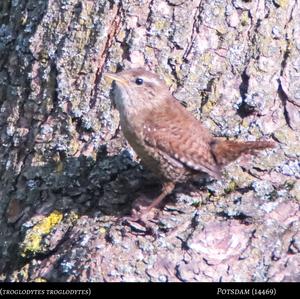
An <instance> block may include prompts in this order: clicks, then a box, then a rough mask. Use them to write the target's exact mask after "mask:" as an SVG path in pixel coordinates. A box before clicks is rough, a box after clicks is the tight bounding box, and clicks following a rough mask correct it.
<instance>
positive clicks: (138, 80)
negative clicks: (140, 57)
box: [135, 78, 144, 85]
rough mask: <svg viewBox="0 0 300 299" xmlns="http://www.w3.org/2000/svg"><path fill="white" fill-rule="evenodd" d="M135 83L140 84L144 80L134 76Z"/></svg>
mask: <svg viewBox="0 0 300 299" xmlns="http://www.w3.org/2000/svg"><path fill="white" fill-rule="evenodd" d="M135 83H136V84H137V85H142V84H143V83H144V80H143V79H142V78H136V79H135Z"/></svg>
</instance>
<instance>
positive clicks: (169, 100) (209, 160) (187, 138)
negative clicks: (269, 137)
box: [106, 68, 274, 210]
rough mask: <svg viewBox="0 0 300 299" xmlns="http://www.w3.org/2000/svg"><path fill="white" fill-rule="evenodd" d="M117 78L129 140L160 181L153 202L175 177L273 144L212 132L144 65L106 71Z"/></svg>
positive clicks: (211, 171)
mask: <svg viewBox="0 0 300 299" xmlns="http://www.w3.org/2000/svg"><path fill="white" fill-rule="evenodd" d="M106 76H107V77H109V78H111V79H113V80H115V83H116V84H115V89H114V101H115V104H116V107H117V109H118V110H119V113H120V123H121V128H122V130H123V133H124V135H125V137H126V139H127V140H128V142H129V144H130V145H131V146H132V148H133V149H134V150H135V152H136V153H137V154H138V156H139V157H140V158H141V161H142V163H143V164H144V165H145V166H146V167H147V168H149V169H150V170H152V171H153V173H154V174H156V175H157V176H158V177H160V179H161V180H162V182H163V193H162V194H161V195H160V196H159V197H158V198H157V199H156V200H155V201H154V202H153V203H152V204H151V205H150V207H149V208H148V210H149V209H150V208H152V207H153V206H155V205H157V204H158V203H159V202H160V201H161V200H162V199H163V198H164V197H165V196H166V195H167V194H168V193H170V192H172V191H173V189H174V186H175V184H176V183H177V182H186V181H188V180H189V179H191V178H193V177H195V176H199V174H201V175H203V174H207V175H209V176H212V177H215V178H220V177H221V169H222V167H224V166H225V165H227V164H228V163H230V162H232V161H234V160H236V159H237V158H238V157H239V156H240V155H242V154H243V153H250V154H254V153H255V151H256V150H262V149H265V148H271V147H274V144H273V142H271V141H247V142H242V141H229V140H223V139H220V138H214V137H213V136H212V135H211V134H210V133H209V131H208V129H207V128H205V127H203V126H202V125H201V123H200V122H199V121H198V120H196V119H195V118H194V116H193V115H192V114H191V113H190V112H188V111H187V110H186V109H185V108H184V107H183V106H182V105H181V104H180V103H179V102H178V101H177V100H176V99H175V98H174V97H173V96H172V95H171V94H170V92H169V89H168V87H167V86H166V84H165V83H164V82H163V81H162V80H160V79H159V77H158V76H157V75H155V74H153V73H151V72H149V71H146V70H144V69H142V68H138V69H131V70H127V71H122V72H120V73H118V74H107V75H106Z"/></svg>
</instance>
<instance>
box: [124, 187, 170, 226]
mask: <svg viewBox="0 0 300 299" xmlns="http://www.w3.org/2000/svg"><path fill="white" fill-rule="evenodd" d="M174 188H175V184H174V183H171V182H168V183H164V184H163V188H162V193H161V194H160V195H159V196H158V197H157V198H155V199H154V201H153V202H152V203H151V204H150V205H148V206H146V207H144V208H142V207H141V206H139V207H138V210H135V209H133V215H132V216H130V217H125V218H126V219H127V220H131V221H135V222H136V221H139V220H141V221H143V220H144V219H143V218H144V217H145V216H146V215H147V214H149V212H150V211H151V210H152V209H153V208H155V207H157V206H158V205H159V204H160V203H161V202H162V201H163V200H164V198H165V197H166V196H167V195H169V194H170V193H172V191H173V190H174Z"/></svg>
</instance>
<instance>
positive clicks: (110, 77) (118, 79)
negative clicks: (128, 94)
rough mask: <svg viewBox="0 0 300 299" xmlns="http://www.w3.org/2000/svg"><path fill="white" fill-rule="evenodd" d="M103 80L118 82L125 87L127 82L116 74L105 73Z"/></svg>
mask: <svg viewBox="0 0 300 299" xmlns="http://www.w3.org/2000/svg"><path fill="white" fill-rule="evenodd" d="M104 77H105V78H108V79H111V80H114V81H117V82H120V83H121V84H123V85H127V82H126V80H125V79H123V78H121V76H119V75H118V74H112V73H106V74H104Z"/></svg>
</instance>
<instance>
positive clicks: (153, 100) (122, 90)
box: [105, 68, 170, 113]
mask: <svg viewBox="0 0 300 299" xmlns="http://www.w3.org/2000/svg"><path fill="white" fill-rule="evenodd" d="M105 77H107V78H109V79H112V80H114V82H115V85H114V102H115V104H116V107H117V109H118V110H119V111H120V113H121V112H122V111H124V110H125V111H128V109H131V110H132V111H135V112H139V110H142V109H144V108H145V109H149V108H150V109H151V108H157V107H159V105H161V104H163V101H164V99H165V98H167V97H168V96H169V95H170V92H169V89H168V87H167V85H166V84H165V83H164V81H163V80H161V79H160V78H159V77H158V76H157V75H156V74H154V73H152V72H149V71H147V70H145V69H143V68H135V69H130V70H125V71H122V72H119V73H114V74H113V73H106V74H105Z"/></svg>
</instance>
